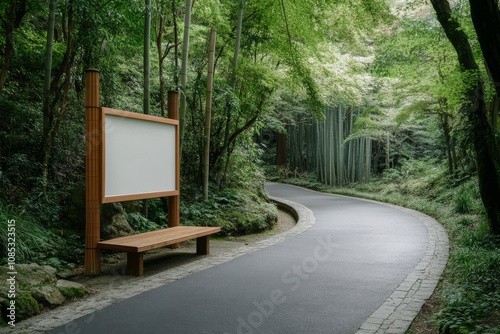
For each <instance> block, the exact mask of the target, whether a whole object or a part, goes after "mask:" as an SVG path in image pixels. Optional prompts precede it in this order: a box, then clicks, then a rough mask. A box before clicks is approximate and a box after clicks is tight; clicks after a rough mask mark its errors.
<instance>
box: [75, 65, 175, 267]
mask: <svg viewBox="0 0 500 334" xmlns="http://www.w3.org/2000/svg"><path fill="white" fill-rule="evenodd" d="M85 87H86V89H85V180H86V183H85V186H86V189H85V264H84V274H85V275H87V276H90V275H98V274H100V273H101V258H100V252H99V248H97V243H98V242H100V241H101V237H100V236H101V205H102V204H103V203H111V202H118V201H125V200H133V199H146V198H153V197H163V196H168V226H169V227H174V226H179V222H180V135H179V132H180V131H179V93H178V92H176V91H169V92H168V106H167V109H168V119H167V118H161V117H155V116H150V115H144V114H137V113H131V112H127V111H121V110H114V109H110V108H103V107H101V106H100V83H99V71H98V70H95V69H88V70H86V73H85ZM106 115H114V116H117V117H124V118H127V119H132V120H135V121H138V122H143V121H147V122H157V123H158V124H160V125H165V126H173V127H175V187H173V188H174V189H163V191H146V192H140V193H135V194H122V195H120V196H105V194H106V189H105V179H104V172H105V168H106V166H105V149H106V148H105V145H106V143H105V141H106V138H105V137H106V132H107V131H111V130H112V126H111V128H107V125H106V123H105V119H106ZM108 126H109V124H108ZM110 133H111V132H110ZM170 144H172V143H170ZM157 151H158V150H157ZM160 151H161V150H160ZM155 153H158V152H155ZM160 154H161V152H160ZM165 172H166V173H168V171H165ZM170 172H172V171H170ZM145 173H147V171H145ZM177 247H179V245H178V244H174V245H172V248H177Z"/></svg>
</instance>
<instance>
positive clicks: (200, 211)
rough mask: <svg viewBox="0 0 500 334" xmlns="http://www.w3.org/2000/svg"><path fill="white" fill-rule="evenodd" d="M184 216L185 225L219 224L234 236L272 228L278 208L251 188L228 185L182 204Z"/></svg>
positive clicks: (223, 232)
mask: <svg viewBox="0 0 500 334" xmlns="http://www.w3.org/2000/svg"><path fill="white" fill-rule="evenodd" d="M181 217H182V224H184V225H196V226H219V227H221V229H222V235H227V236H235V235H242V234H248V233H256V232H261V231H264V230H266V229H270V228H271V227H272V226H273V224H274V223H275V221H276V219H277V209H276V207H275V206H274V205H272V204H269V203H268V202H266V201H265V200H264V199H263V198H260V197H258V196H256V195H255V194H253V193H252V192H249V191H244V190H236V189H230V188H228V189H225V190H222V191H220V192H216V193H213V194H212V195H211V196H210V199H209V200H208V201H205V202H204V201H201V200H198V201H195V202H192V203H190V204H184V205H182V206H181Z"/></svg>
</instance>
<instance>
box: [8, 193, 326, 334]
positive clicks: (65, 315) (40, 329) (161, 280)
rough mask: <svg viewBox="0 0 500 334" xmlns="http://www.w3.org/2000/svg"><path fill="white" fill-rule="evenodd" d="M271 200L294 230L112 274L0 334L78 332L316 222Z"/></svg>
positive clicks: (295, 207)
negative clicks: (102, 315)
mask: <svg viewBox="0 0 500 334" xmlns="http://www.w3.org/2000/svg"><path fill="white" fill-rule="evenodd" d="M271 200H272V201H273V202H274V203H276V204H277V205H278V207H279V208H280V209H282V210H284V211H287V212H288V213H290V214H291V215H292V216H294V218H296V220H297V224H296V225H295V226H294V227H292V228H291V229H289V230H287V231H285V232H282V233H280V234H277V235H274V236H272V237H270V238H268V239H265V240H262V241H259V242H256V243H255V244H252V245H245V246H241V247H238V248H236V249H232V250H231V251H225V252H222V253H220V254H218V255H208V256H205V257H201V258H200V259H198V260H196V261H193V262H190V263H187V264H183V265H179V266H177V267H175V268H171V269H168V270H166V271H164V272H161V273H157V274H154V275H151V276H149V277H129V276H127V277H123V276H122V275H121V274H120V273H116V280H115V281H114V282H113V281H112V282H110V283H109V284H108V285H107V286H103V287H102V291H101V292H99V293H96V294H95V295H92V296H89V297H87V298H84V299H82V300H79V301H76V302H74V303H71V304H67V305H65V306H62V307H58V308H56V309H53V310H51V311H48V312H46V313H44V314H41V315H38V316H36V317H33V318H30V319H27V320H25V321H22V322H20V323H18V324H16V326H15V327H13V328H12V327H5V328H2V329H0V333H16V334H24V333H25V334H28V333H29V334H36V333H44V332H47V331H49V330H52V329H54V328H56V327H59V326H62V325H65V324H66V326H65V327H64V330H63V331H62V332H61V334H64V333H80V330H79V328H78V326H77V325H76V323H74V322H73V321H74V320H76V319H78V318H80V317H83V316H86V315H89V317H88V321H89V322H90V321H92V315H91V314H92V313H93V312H96V311H99V310H101V309H103V308H105V307H107V306H109V305H111V304H114V303H118V302H120V301H122V300H124V299H127V298H130V297H133V296H135V295H138V294H140V293H142V292H145V291H148V290H151V289H154V288H157V287H159V286H161V285H164V284H167V283H169V282H172V281H175V280H178V279H181V278H184V277H186V276H189V275H191V274H194V273H196V272H199V271H202V270H205V269H208V268H210V267H213V266H216V265H218V264H222V263H224V262H227V261H229V260H232V259H234V258H237V257H239V256H241V255H244V254H247V253H250V252H254V251H257V250H259V249H262V248H265V247H268V246H272V245H274V244H277V243H279V242H282V241H284V240H285V239H288V238H291V237H293V236H295V235H298V234H300V233H302V232H304V231H306V230H307V229H309V228H310V227H311V226H313V225H314V223H315V221H316V219H315V217H314V214H313V212H312V211H311V210H310V209H309V208H307V207H305V206H303V205H301V204H299V203H295V202H291V201H288V200H285V199H281V198H276V197H273V198H271ZM297 218H298V219H297Z"/></svg>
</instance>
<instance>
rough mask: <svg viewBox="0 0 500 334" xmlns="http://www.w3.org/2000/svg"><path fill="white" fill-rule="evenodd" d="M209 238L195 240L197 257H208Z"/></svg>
mask: <svg viewBox="0 0 500 334" xmlns="http://www.w3.org/2000/svg"><path fill="white" fill-rule="evenodd" d="M209 247H210V237H209V236H208V235H207V236H205V237H199V238H196V254H198V255H208V254H210V249H209Z"/></svg>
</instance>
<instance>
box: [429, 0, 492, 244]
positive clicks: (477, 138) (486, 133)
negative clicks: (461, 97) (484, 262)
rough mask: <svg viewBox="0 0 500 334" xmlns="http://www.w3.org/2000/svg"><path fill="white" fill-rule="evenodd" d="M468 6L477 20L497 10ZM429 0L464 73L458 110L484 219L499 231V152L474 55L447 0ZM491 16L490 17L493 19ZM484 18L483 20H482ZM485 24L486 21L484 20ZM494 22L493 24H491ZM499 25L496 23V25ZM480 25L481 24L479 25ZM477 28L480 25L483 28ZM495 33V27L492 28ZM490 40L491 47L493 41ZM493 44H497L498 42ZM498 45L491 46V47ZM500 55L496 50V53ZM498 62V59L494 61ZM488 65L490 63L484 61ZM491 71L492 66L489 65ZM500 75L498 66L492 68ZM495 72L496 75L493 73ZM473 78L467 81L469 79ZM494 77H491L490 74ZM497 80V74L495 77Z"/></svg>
mask: <svg viewBox="0 0 500 334" xmlns="http://www.w3.org/2000/svg"><path fill="white" fill-rule="evenodd" d="M470 2H471V7H474V9H472V11H473V12H475V14H473V15H472V16H475V15H481V20H485V18H484V15H489V14H488V11H493V12H498V5H495V6H494V7H493V5H492V4H493V3H496V1H491V0H480V1H473V0H471V1H470ZM479 2H481V3H482V4H483V5H486V6H488V5H490V6H491V7H485V8H484V9H483V10H485V12H482V11H481V12H480V13H477V12H476V11H477V10H478V8H482V7H481V6H482V5H481V4H478V3H479ZM431 3H432V5H433V7H434V10H435V11H436V14H437V18H438V21H439V22H440V23H441V25H442V27H443V29H444V31H445V33H446V36H447V37H448V39H449V40H450V42H451V44H452V45H453V47H454V48H455V51H456V52H457V55H458V61H459V64H460V66H461V70H462V72H464V75H466V77H467V79H464V81H465V80H467V81H465V82H464V83H466V84H467V85H468V86H467V91H466V94H467V98H468V101H467V103H465V104H464V105H463V106H462V111H463V113H464V115H465V116H466V117H467V119H468V121H469V123H470V125H471V126H470V133H469V134H468V135H469V136H470V137H471V138H472V142H473V145H474V150H475V152H476V164H477V170H478V178H479V189H480V193H481V199H482V201H483V204H484V206H485V208H486V212H487V214H488V221H489V224H490V230H491V232H492V233H493V234H497V235H499V234H500V201H499V200H498V199H499V198H500V153H499V150H498V147H497V142H496V138H495V131H494V129H493V128H492V126H491V123H490V122H489V117H488V112H487V108H486V103H485V101H484V98H483V97H484V92H483V86H482V82H481V78H480V74H479V67H478V65H477V63H476V60H475V59H474V54H473V53H472V49H471V47H470V44H469V40H468V38H467V35H466V34H465V32H464V31H463V30H462V29H461V27H460V24H459V23H458V21H457V19H456V18H455V17H454V16H452V14H451V9H450V4H449V3H448V1H447V0H431ZM493 19H494V18H492V20H493ZM485 21H487V20H485ZM484 25H486V26H489V25H488V24H484ZM493 26H494V25H493ZM499 27H500V26H499ZM483 28H484V27H483ZM483 28H481V29H483ZM481 29H480V30H479V31H482V30H481ZM495 33H498V30H496V31H495ZM494 44H495V43H494ZM494 44H493V46H492V47H493V48H495V45H494ZM496 46H498V47H500V44H497V45H496ZM495 50H497V53H498V49H494V50H493V51H495ZM499 56H500V54H499ZM498 65H500V62H499V63H498ZM488 66H490V64H488ZM490 71H491V72H492V73H493V72H494V71H493V69H492V68H490ZM496 73H497V74H498V75H500V69H497V72H496ZM495 76H496V75H495ZM471 78H473V79H474V81H473V82H471V81H470V79H471ZM494 80H497V79H495V77H494ZM498 80H500V77H498Z"/></svg>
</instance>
